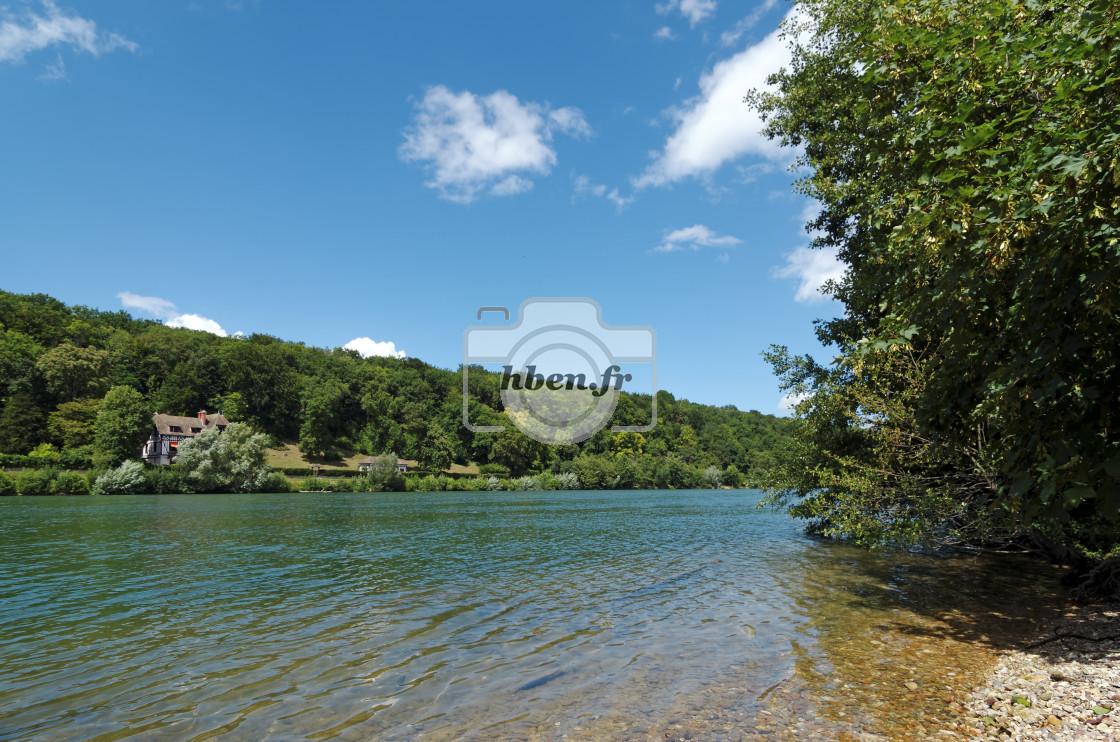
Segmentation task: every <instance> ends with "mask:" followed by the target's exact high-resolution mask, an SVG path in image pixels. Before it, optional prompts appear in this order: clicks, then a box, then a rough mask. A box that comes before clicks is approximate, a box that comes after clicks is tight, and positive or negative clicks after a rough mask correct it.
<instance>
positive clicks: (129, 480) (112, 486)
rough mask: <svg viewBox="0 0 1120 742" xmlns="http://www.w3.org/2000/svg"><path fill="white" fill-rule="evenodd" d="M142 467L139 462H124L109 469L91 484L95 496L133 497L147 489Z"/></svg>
mask: <svg viewBox="0 0 1120 742" xmlns="http://www.w3.org/2000/svg"><path fill="white" fill-rule="evenodd" d="M147 484H148V482H147V477H145V476H144V465H143V464H141V463H140V462H139V461H126V462H124V463H123V464H121V465H120V466H118V467H117V468H115V469H109V470H108V471H107V472H105V473H104V474H102V475H101V476H99V477H98V478H97V480H96V481H95V482H94V483H93V494H95V495H135V494H138V493H141V492H144V491H145V490H146V489H147Z"/></svg>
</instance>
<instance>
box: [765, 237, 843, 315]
mask: <svg viewBox="0 0 1120 742" xmlns="http://www.w3.org/2000/svg"><path fill="white" fill-rule="evenodd" d="M847 269H848V267H847V266H846V265H844V263H843V262H841V261H840V259H839V258H837V257H836V250H834V249H820V250H817V249H813V248H811V247H807V246H802V247H798V248H796V249H795V250H794V251H793V252H791V253H790V254H789V255H787V256H786V264H785V265H784V266H782V267H780V268H778V269H777V270H775V271H774V275H776V276H778V277H779V278H796V279H797V280H798V282H799V283H798V286H797V293H796V294H794V296H793V298H794V299H796V300H797V301H803V302H809V303H815V302H819V301H824V300H825V299H827V298H829V297H828V296H826V295H825V294H822V293H821V288H822V287H823V286H824V284H825V283H826V282H827V281H839V280H840V279H841V278H843V277H844V272H845V271H846V270H847Z"/></svg>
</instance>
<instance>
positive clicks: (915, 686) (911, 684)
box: [904, 680, 918, 691]
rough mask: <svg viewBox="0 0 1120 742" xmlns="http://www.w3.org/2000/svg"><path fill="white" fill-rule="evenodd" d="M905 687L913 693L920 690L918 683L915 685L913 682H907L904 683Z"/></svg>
mask: <svg viewBox="0 0 1120 742" xmlns="http://www.w3.org/2000/svg"><path fill="white" fill-rule="evenodd" d="M904 685H905V686H906V687H907V688H909V689H910V690H911V691H916V690H918V684H917V683H915V682H914V681H913V680H907V681H906V682H905V683H904Z"/></svg>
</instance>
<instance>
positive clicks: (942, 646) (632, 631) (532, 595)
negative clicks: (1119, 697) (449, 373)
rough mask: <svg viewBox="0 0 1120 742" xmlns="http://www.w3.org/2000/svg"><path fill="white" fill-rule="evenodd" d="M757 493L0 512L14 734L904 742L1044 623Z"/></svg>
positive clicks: (963, 575) (334, 499) (79, 505)
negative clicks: (800, 518)
mask: <svg viewBox="0 0 1120 742" xmlns="http://www.w3.org/2000/svg"><path fill="white" fill-rule="evenodd" d="M758 497H759V495H758V493H756V492H747V491H739V492H735V491H715V492H713V491H693V492H684V491H659V492H546V493H436V494H367V495H357V494H338V495H331V494H324V495H306V494H304V495H253V496H248V495H242V496H226V495H214V496H186V495H183V496H161V497H155V496H152V497H112V498H109V497H103V498H41V499H31V498H7V499H4V500H3V501H0V739H4V740H7V739H43V740H114V739H130V738H135V739H170V740H201V739H211V738H225V739H246V740H258V739H386V740H395V739H415V738H422V739H459V738H463V737H475V738H480V739H490V738H502V739H506V738H509V739H553V738H560V737H562V736H564V735H569V736H570V737H573V738H574V737H586V738H591V739H597V738H619V739H627V738H635V737H638V736H641V737H643V738H644V737H647V736H648V737H649V738H651V739H652V738H659V739H664V738H665V737H666V736H675V735H677V734H681V735H684V734H691V733H692V732H695V733H697V734H700V735H701V736H702V737H703V738H723V737H724V736H726V737H727V738H733V739H734V738H740V737H743V736H744V735H749V733H753V732H758V733H759V734H763V735H765V734H769V733H770V732H771V731H773V732H775V733H777V734H778V737H780V735H781V734H782V733H786V734H790V735H793V736H802V737H803V736H805V735H806V734H808V732H807V731H805V730H806V729H809V728H811V729H812V730H813V731H814V733H817V734H820V735H822V736H829V735H831V736H833V737H839V738H843V737H844V735H846V734H848V733H850V732H852V731H853V730H855V731H859V730H862V729H870V730H877V731H879V732H884V731H886V732H887V733H892V734H894V736H897V737H903V736H906V734H909V733H915V734H917V733H920V732H922V731H923V729H924V728H923V727H922V726H921V725H922V724H925V725H927V726H928V725H929V724H932V723H940V722H938V720H937V719H936V718H934V717H931V716H930V713H932V711H931V710H930V708H927V707H929V706H931V704H932V705H936V706H937V709H938V710H941V711H944V707H945V704H946V703H947V702H948V701H946V700H945V698H944V697H942V696H944V695H945V693H946V692H947V693H949V694H950V695H951V694H954V693H958V692H959V690H960V688H959V687H960V686H962V685H964V684H967V683H968V682H971V681H972V680H973V679H974V678H975V677H976V676H977V675H978V673H980V672H982V670H983V669H984V667H986V664H985V663H988V662H990V661H991V657H992V655H993V653H994V651H995V650H996V649H998V648H999V647H1000V646H1001V645H1002V644H1003V643H1005V642H1006V641H1007V639H1006V635H1007V634H1009V633H1010V634H1014V633H1015V632H1022V631H1025V630H1027V628H1029V621H1030V620H1031V615H1030V614H1031V612H1032V611H1035V612H1038V611H1040V610H1042V609H1043V607H1045V606H1049V605H1051V604H1052V601H1051V596H1052V595H1054V593H1055V588H1054V585H1055V581H1054V577H1055V576H1054V574H1053V573H1052V572H1050V571H1046V570H1040V569H1039V568H1037V567H1035V566H1033V565H1024V564H1018V563H1016V564H1015V565H1014V568H1013V569H1009V568H1007V565H1006V563H1004V562H1001V563H999V564H993V563H992V562H991V560H977V559H972V558H958V559H952V560H947V559H933V558H931V557H920V556H910V555H906V556H899V555H875V554H869V553H866V552H862V551H859V550H855V549H851V548H848V547H844V546H839V545H835V544H828V543H824V542H820V541H815V540H812V539H809V538H806V537H805V536H804V535H803V534H802V532H801V530H800V526H799V524H797V523H796V522H794V521H792V520H791V519H789V518H788V517H787V516H785V515H783V514H780V513H776V512H773V511H771V510H765V509H761V510H760V509H758V508H756V507H755V506H756V503H757V500H758ZM978 616H979V620H978V618H977V617H978ZM1020 619H1024V620H1020ZM985 620H987V623H985ZM994 632H1002V635H1001V636H996V635H995V633H994ZM939 663H940V664H939ZM950 668H952V669H950ZM950 672H952V673H953V674H952V675H951V676H950V675H949V674H948V673H950ZM933 674H938V675H939V676H940V677H939V680H942V681H944V683H942V685H944V686H945V688H947V689H948V691H939V692H940V693H941V695H937V694H936V693H934V691H933V687H934V684H933V681H932V679H931V677H930V676H932V675H933ZM958 676H959V677H958ZM910 678H916V679H918V680H919V681H920V682H921V683H922V689H921V690H920V691H919V692H918V693H917V694H915V693H913V692H911V691H908V690H906V689H900V684H901V683H903V682H904V681H905V680H907V679H910ZM927 687H928V688H930V689H931V690H929V691H928V694H930V695H924V694H927ZM914 699H919V700H921V702H922V703H921V704H917V702H916V701H915V700H914ZM923 704H924V705H923ZM795 722H796V723H797V724H801V725H802V727H801V731H800V732H798V733H796V734H795V733H794V731H793V729H794V726H793V725H794V723H795ZM806 724H808V725H809V726H808V727H806V726H805V725H806ZM892 729H893V730H894V731H893V732H892V731H891V730H892ZM689 730H692V732H690V731H689ZM907 730H909V731H907ZM914 730H917V731H916V732H915V731H914ZM747 738H753V737H749V736H748V737H747ZM760 738H771V739H773V738H777V737H760Z"/></svg>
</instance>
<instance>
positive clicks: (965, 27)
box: [748, 0, 1120, 556]
mask: <svg viewBox="0 0 1120 742" xmlns="http://www.w3.org/2000/svg"><path fill="white" fill-rule="evenodd" d="M799 7H800V8H801V9H802V12H801V14H800V15H797V16H794V21H793V22H791V24H790V26H789V27H788V28H787V31H788V34H787V39H788V41H789V43H790V44H791V46H792V47H793V50H794V54H793V62H792V64H791V66H790V67H789V68H788V69H787V70H784V71H783V72H782V73H780V74H778V75H776V76H775V77H774V78H772V82H773V84H774V89H773V91H771V92H767V93H757V92H756V93H752V94H751V95H750V96H748V100H749V101H750V102H751V103H752V104H753V105H755V106H757V107H758V108H759V109H760V110H761V112H762V113H763V115H764V117H765V118H766V119H767V122H768V123H767V133H768V134H769V135H770V136H771V137H774V138H777V139H779V140H780V141H781V142H782V143H783V144H785V145H788V146H791V147H796V148H798V150H799V152H800V156H799V162H798V164H800V165H802V166H805V168H806V172H807V173H808V174H807V175H806V176H805V177H803V178H802V179H801V180H800V181H799V183H798V187H799V190H800V191H801V192H803V193H804V194H806V195H808V196H810V197H812V198H814V199H816V200H817V201H818V202H819V203H820V205H821V211H820V214H819V216H818V217H817V218H816V219H814V220H813V222H812V223H811V225H810V226H811V228H812V229H814V230H815V231H816V234H817V235H818V236H817V237H816V239H815V246H816V247H818V248H822V249H833V250H836V251H837V252H838V255H839V257H840V258H841V259H842V260H843V261H844V262H845V263H847V265H848V273H847V275H846V277H845V278H844V279H843V280H842V281H840V282H838V283H836V284H834V285H833V286H831V293H832V294H833V295H834V296H835V297H836V298H837V299H839V300H840V301H841V302H843V305H844V309H845V313H844V316H843V317H841V318H838V319H835V320H832V321H829V322H824V323H822V324H821V325H819V335H820V337H821V339H822V340H823V341H824V342H826V343H828V344H830V345H833V346H835V347H836V348H837V349H838V351H839V362H838V363H837V364H834V365H833V366H832V367H821V366H818V365H817V364H816V363H814V362H813V361H812V359H808V358H801V359H794V358H791V357H789V355H788V354H786V353H784V352H783V351H782V350H781V349H778V350H777V351H776V352H775V353H774V354H773V355H772V356H771V358H772V360H773V362H774V363H775V367H776V370H777V371H778V373H779V375H780V376H781V377H782V378H783V381H784V382H785V384H786V387H787V388H788V389H790V390H791V391H794V392H797V393H800V394H802V395H805V397H806V398H805V401H803V402H802V403H801V405H800V406H799V412H800V413H801V415H802V416H803V417H804V418H805V422H806V424H805V425H804V426H803V427H802V428H801V432H800V434H799V440H798V443H797V444H796V446H795V447H794V448H793V449H791V455H789V456H787V457H786V458H785V461H784V462H783V464H782V465H781V466H780V467H778V468H776V469H774V470H772V471H771V474H772V476H771V477H770V478H769V480H768V481H769V485H770V487H771V488H772V490H773V492H774V493H775V498H776V499H777V500H779V501H785V502H788V503H790V504H792V505H794V512H796V513H797V514H799V515H802V516H805V517H808V518H811V519H813V521H814V524H815V526H816V527H817V528H819V529H820V530H822V531H824V532H826V533H829V534H831V535H837V536H845V537H850V538H854V539H855V540H857V541H861V542H865V543H871V544H881V543H887V542H896V541H902V542H912V541H935V542H944V541H949V542H957V541H962V540H963V541H970V542H981V543H982V542H986V541H988V540H997V541H998V540H1006V539H1025V540H1030V541H1031V542H1033V543H1034V544H1035V545H1036V546H1040V547H1042V548H1045V549H1046V550H1048V551H1049V552H1051V553H1053V554H1056V555H1065V556H1070V555H1073V554H1089V555H1091V554H1093V553H1099V552H1100V551H1101V550H1107V549H1108V548H1110V547H1111V546H1112V545H1114V544H1115V542H1116V540H1117V539H1116V536H1115V534H1116V532H1117V531H1116V525H1115V524H1116V522H1117V510H1118V505H1120V487H1118V480H1120V447H1118V441H1117V433H1116V430H1117V423H1118V420H1117V416H1118V414H1120V405H1118V404H1117V403H1116V402H1117V401H1116V394H1117V392H1116V390H1117V389H1118V388H1120V366H1118V364H1117V352H1116V348H1117V346H1116V341H1115V338H1116V336H1117V331H1118V330H1120V320H1118V317H1117V312H1116V310H1117V307H1118V303H1120V225H1118V215H1120V165H1118V158H1120V118H1118V117H1117V115H1116V111H1117V108H1118V106H1120V72H1118V70H1120V36H1118V32H1120V17H1118V13H1120V11H1118V8H1117V6H1116V5H1115V3H1112V2H1107V1H1106V0H1084V1H1082V2H1076V3H1064V2H1062V3H1059V2H1056V1H1052V0H1021V1H1012V2H1008V1H1006V0H887V1H886V2H882V3H874V4H868V3H861V2H856V1H855V0H807V2H803V3H801V4H800V5H799Z"/></svg>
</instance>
